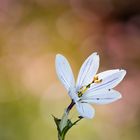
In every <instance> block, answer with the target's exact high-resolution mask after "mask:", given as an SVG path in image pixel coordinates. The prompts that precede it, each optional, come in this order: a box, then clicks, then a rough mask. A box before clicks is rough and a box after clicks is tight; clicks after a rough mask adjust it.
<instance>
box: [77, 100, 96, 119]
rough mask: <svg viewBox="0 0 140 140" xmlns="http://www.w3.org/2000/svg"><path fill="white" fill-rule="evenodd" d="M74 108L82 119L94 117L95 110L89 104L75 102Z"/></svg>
mask: <svg viewBox="0 0 140 140" xmlns="http://www.w3.org/2000/svg"><path fill="white" fill-rule="evenodd" d="M76 108H77V111H78V112H79V115H80V116H82V117H84V118H87V119H92V118H93V117H94V115H95V110H94V109H93V107H92V106H91V105H90V104H87V103H80V102H77V103H76Z"/></svg>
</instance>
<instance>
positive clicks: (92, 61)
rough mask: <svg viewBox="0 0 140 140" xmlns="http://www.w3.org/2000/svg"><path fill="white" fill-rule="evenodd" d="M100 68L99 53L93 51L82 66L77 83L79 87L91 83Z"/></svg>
mask: <svg viewBox="0 0 140 140" xmlns="http://www.w3.org/2000/svg"><path fill="white" fill-rule="evenodd" d="M98 68H99V55H97V53H93V54H91V55H90V56H89V57H88V58H87V59H86V60H85V62H84V63H83V65H82V66H81V68H80V71H79V74H78V78H77V83H76V87H77V89H79V88H81V87H82V86H85V85H88V84H89V83H91V82H92V80H93V77H94V75H95V74H96V73H97V70H98Z"/></svg>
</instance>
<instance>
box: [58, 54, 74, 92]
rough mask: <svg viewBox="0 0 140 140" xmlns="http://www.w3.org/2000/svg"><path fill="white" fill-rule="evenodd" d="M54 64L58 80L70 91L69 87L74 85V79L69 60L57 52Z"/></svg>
mask: <svg viewBox="0 0 140 140" xmlns="http://www.w3.org/2000/svg"><path fill="white" fill-rule="evenodd" d="M55 66H56V73H57V76H58V78H59V80H60V81H61V82H62V84H63V85H64V86H65V88H66V89H67V90H68V91H70V90H71V88H74V87H75V80H74V76H73V72H72V70H71V67H70V65H69V62H68V61H67V59H66V58H65V57H64V56H62V55H61V54H57V55H56V60H55Z"/></svg>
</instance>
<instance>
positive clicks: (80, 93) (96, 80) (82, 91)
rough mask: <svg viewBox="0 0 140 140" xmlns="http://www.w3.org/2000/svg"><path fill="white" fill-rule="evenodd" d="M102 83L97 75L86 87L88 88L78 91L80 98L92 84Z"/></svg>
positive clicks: (83, 87)
mask: <svg viewBox="0 0 140 140" xmlns="http://www.w3.org/2000/svg"><path fill="white" fill-rule="evenodd" d="M101 82H102V79H99V77H98V75H95V76H94V78H93V81H92V82H91V83H90V84H88V85H86V86H82V87H81V88H80V90H79V91H78V97H81V96H82V95H83V94H84V93H85V92H86V91H87V90H88V89H89V88H90V86H91V84H93V83H101Z"/></svg>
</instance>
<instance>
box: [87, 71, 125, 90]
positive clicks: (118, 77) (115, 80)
mask: <svg viewBox="0 0 140 140" xmlns="http://www.w3.org/2000/svg"><path fill="white" fill-rule="evenodd" d="M125 74H126V71H125V70H118V69H117V70H109V71H105V72H102V73H99V74H98V77H99V79H102V82H101V83H94V84H93V85H92V86H91V87H90V89H89V91H90V92H94V91H97V90H102V89H112V88H114V87H115V86H117V85H118V84H119V83H120V82H121V81H122V80H123V78H124V76H125Z"/></svg>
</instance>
